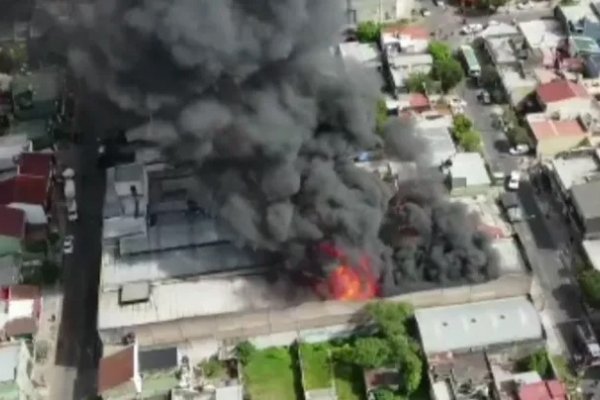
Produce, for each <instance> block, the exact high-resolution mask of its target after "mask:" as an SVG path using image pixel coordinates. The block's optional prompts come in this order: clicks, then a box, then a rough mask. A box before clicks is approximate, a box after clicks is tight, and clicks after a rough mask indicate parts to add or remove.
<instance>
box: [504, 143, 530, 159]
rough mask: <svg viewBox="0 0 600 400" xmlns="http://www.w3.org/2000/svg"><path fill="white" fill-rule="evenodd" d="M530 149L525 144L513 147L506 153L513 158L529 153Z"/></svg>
mask: <svg viewBox="0 0 600 400" xmlns="http://www.w3.org/2000/svg"><path fill="white" fill-rule="evenodd" d="M530 150H531V149H530V148H529V146H528V145H526V144H518V145H516V146H514V147H511V148H510V149H509V150H508V152H509V153H510V154H512V155H513V156H522V155H524V154H527V153H529V151H530Z"/></svg>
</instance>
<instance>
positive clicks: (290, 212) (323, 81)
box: [68, 0, 489, 282]
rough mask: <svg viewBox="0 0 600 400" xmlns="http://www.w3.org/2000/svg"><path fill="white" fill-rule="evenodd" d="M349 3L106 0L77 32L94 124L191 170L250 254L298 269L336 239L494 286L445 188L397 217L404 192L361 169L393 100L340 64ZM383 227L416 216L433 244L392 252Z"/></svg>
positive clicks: (410, 275)
mask: <svg viewBox="0 0 600 400" xmlns="http://www.w3.org/2000/svg"><path fill="white" fill-rule="evenodd" d="M341 3H342V2H338V1H329V0H327V1H325V0H253V1H246V0H219V1H214V0H145V1H144V0H98V1H95V2H90V3H88V4H86V5H85V6H83V7H81V10H80V15H79V18H78V19H77V23H76V25H75V26H73V27H71V29H72V30H71V37H72V39H73V40H74V42H75V43H74V45H73V46H71V47H70V48H69V51H68V60H69V65H70V66H71V69H72V71H73V73H74V75H75V76H76V77H77V78H79V80H80V81H81V82H82V83H83V85H82V87H83V88H85V89H86V90H87V91H88V97H87V102H88V103H92V104H93V107H94V110H95V111H94V113H93V114H92V116H94V115H95V119H94V124H95V128H96V129H100V130H103V129H110V128H111V127H113V128H114V127H118V126H120V125H121V126H122V125H126V128H127V129H129V133H128V135H129V136H130V137H134V138H136V139H138V140H139V141H142V142H144V143H148V144H152V145H155V146H159V147H160V148H161V149H162V150H163V152H164V154H165V155H166V156H167V157H168V159H169V161H170V162H172V163H173V164H176V165H180V164H187V165H192V166H193V168H194V170H195V173H196V177H197V183H198V184H197V187H196V188H195V190H194V195H195V197H196V200H197V201H198V202H199V204H201V205H202V206H203V207H204V208H206V209H207V210H208V211H209V212H211V213H213V214H215V215H218V216H220V217H221V218H222V219H223V220H225V221H226V222H228V223H229V225H231V227H232V228H233V229H234V230H235V231H236V232H237V234H238V235H239V236H240V238H241V240H242V241H243V242H244V244H246V245H249V246H252V247H256V248H261V249H268V250H274V251H283V252H285V253H286V254H287V255H289V256H290V258H291V262H290V264H291V265H292V266H295V265H299V264H300V261H302V259H303V258H305V255H306V249H307V248H308V247H310V246H311V245H313V244H315V243H318V242H320V241H323V240H333V241H334V242H336V243H337V244H338V245H340V246H342V247H344V248H345V249H347V250H349V251H350V252H352V251H354V250H355V251H359V252H363V251H366V252H369V254H371V255H372V257H373V259H374V260H376V262H375V265H377V266H378V267H379V266H381V267H383V270H384V271H386V274H389V273H392V272H393V271H400V273H397V272H396V273H394V274H395V276H399V277H400V278H401V279H406V280H419V279H431V280H436V281H440V282H443V281H445V280H452V279H454V277H455V276H458V275H460V276H461V277H464V276H467V277H468V278H469V279H472V280H480V279H482V277H483V276H484V275H485V268H486V265H487V261H488V258H487V257H488V256H489V254H488V252H486V247H485V244H481V245H480V244H479V243H480V242H482V243H483V241H482V240H481V239H479V238H478V237H475V238H471V237H470V235H471V234H470V232H472V231H470V230H464V229H463V230H461V228H460V224H461V221H464V220H465V215H464V213H461V212H460V211H457V210H456V209H455V208H453V207H451V206H448V205H447V204H445V203H443V201H442V200H441V197H438V196H437V195H436V196H432V195H430V194H427V193H428V191H429V190H433V189H431V188H432V187H433V186H431V185H423V191H419V193H420V194H418V195H417V194H414V191H413V192H411V193H412V194H411V195H410V196H409V195H408V194H407V195H406V196H408V197H406V201H407V204H406V206H405V210H409V209H413V208H414V211H410V212H407V211H404V212H402V213H400V214H399V215H392V214H390V213H386V210H387V206H388V202H389V200H390V198H391V195H392V193H390V190H389V188H388V187H387V186H386V185H384V184H383V183H382V182H381V181H379V180H378V179H376V178H374V177H373V176H372V175H370V174H368V173H367V172H364V171H361V170H359V169H357V168H356V167H355V166H354V165H353V162H352V159H353V156H354V155H355V154H356V153H357V152H358V151H360V150H363V149H373V148H380V147H381V146H382V142H381V140H380V138H379V137H378V136H376V135H375V134H374V133H373V127H374V120H375V118H374V111H375V107H374V104H375V103H376V100H377V98H378V96H379V95H378V88H377V79H376V78H375V77H374V76H371V75H369V74H368V73H365V71H362V70H360V69H359V68H353V67H350V66H348V65H342V63H341V61H340V60H339V59H337V58H336V57H333V56H332V54H331V50H330V46H331V45H332V44H335V43H336V42H337V41H338V40H339V32H340V27H341V25H342V22H343V21H342V18H343V12H342V9H341ZM413 142H414V141H409V140H408V137H407V139H406V140H404V141H400V143H399V146H398V148H399V149H401V152H400V154H401V156H402V157H403V158H404V159H411V158H413V159H414V158H415V157H417V155H418V154H421V149H420V148H419V146H418V145H416V142H415V143H413ZM416 187H417V186H416V185H413V186H412V188H413V189H414V188H416ZM414 190H416V189H414ZM407 193H408V192H407ZM384 218H388V222H389V223H395V222H396V220H398V219H399V220H400V221H404V220H410V221H411V223H414V225H415V227H416V229H417V230H418V232H419V234H420V235H422V240H423V241H424V243H427V245H425V246H421V247H420V248H419V249H418V251H413V250H410V249H408V248H406V249H405V248H404V247H406V246H405V245H398V244H397V243H392V244H393V246H392V247H391V248H390V247H388V246H386V245H384V244H383V243H382V241H381V239H380V237H383V238H385V240H386V242H387V241H389V237H386V235H385V234H382V235H381V236H380V230H381V227H382V225H383V223H384ZM390 218H391V219H390ZM432 221H433V222H432ZM389 223H388V224H387V225H386V226H389ZM449 248H452V249H458V250H450V252H449V250H448V249H449ZM409 251H413V252H412V253H409ZM417 253H418V254H417ZM423 254H425V255H423ZM421 259H423V260H424V262H423V263H420V262H419V260H421ZM379 261H381V262H379ZM394 264H395V265H394ZM416 264H419V265H416ZM396 267H398V268H396ZM435 270H437V272H435Z"/></svg>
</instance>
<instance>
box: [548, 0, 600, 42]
mask: <svg viewBox="0 0 600 400" xmlns="http://www.w3.org/2000/svg"><path fill="white" fill-rule="evenodd" d="M554 16H555V17H556V19H557V20H558V21H559V22H560V23H561V25H562V26H563V29H564V30H565V31H566V32H568V33H569V35H577V34H581V33H583V29H584V23H585V21H586V20H589V21H593V22H598V18H597V17H596V15H594V13H593V12H592V9H591V8H590V4H589V3H588V2H580V3H577V4H572V5H558V6H556V7H555V8H554Z"/></svg>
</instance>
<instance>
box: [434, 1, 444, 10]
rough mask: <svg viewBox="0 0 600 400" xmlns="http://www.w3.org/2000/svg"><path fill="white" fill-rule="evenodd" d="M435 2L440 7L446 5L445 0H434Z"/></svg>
mask: <svg viewBox="0 0 600 400" xmlns="http://www.w3.org/2000/svg"><path fill="white" fill-rule="evenodd" d="M433 3H434V4H435V5H436V6H438V7H442V8H444V7H446V4H445V3H444V1H443V0H433Z"/></svg>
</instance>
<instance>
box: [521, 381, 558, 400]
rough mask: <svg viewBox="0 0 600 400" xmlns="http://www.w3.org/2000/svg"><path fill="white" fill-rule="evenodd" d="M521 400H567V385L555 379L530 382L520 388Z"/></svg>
mask: <svg viewBox="0 0 600 400" xmlns="http://www.w3.org/2000/svg"><path fill="white" fill-rule="evenodd" d="M519 399H520V400H566V399H567V391H566V389H565V385H564V384H563V383H562V382H560V381H558V380H556V379H554V380H549V381H542V382H536V383H530V384H527V385H523V386H521V388H520V389H519Z"/></svg>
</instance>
